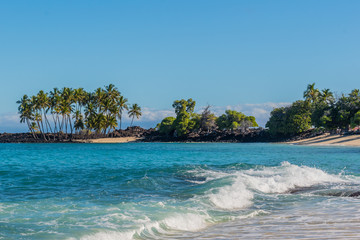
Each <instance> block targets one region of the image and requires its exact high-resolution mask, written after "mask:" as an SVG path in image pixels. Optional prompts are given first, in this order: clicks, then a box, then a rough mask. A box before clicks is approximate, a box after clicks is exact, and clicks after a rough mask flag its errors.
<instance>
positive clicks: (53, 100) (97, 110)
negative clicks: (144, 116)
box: [17, 84, 141, 140]
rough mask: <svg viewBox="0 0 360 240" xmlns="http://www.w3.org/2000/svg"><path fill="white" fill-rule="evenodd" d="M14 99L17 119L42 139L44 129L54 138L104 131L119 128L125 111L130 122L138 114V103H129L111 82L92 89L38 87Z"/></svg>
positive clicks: (103, 133)
mask: <svg viewBox="0 0 360 240" xmlns="http://www.w3.org/2000/svg"><path fill="white" fill-rule="evenodd" d="M17 103H18V104H19V107H18V111H19V114H20V122H21V123H26V124H27V126H28V128H29V131H30V132H31V133H32V135H33V137H34V138H37V134H36V133H40V134H41V135H42V136H43V138H44V139H45V140H48V139H47V136H46V134H45V133H53V135H54V138H55V134H57V135H58V136H60V135H61V134H62V133H63V134H65V137H66V138H67V137H68V134H70V136H72V135H73V134H74V133H75V134H79V133H80V132H85V133H86V135H88V134H90V133H94V134H96V135H98V136H99V135H107V134H109V133H111V132H113V131H115V129H116V127H117V126H118V125H119V127H120V129H121V123H122V119H123V114H124V113H125V111H127V113H128V116H129V117H130V118H132V121H131V125H132V124H133V121H134V118H135V117H136V118H137V119H139V118H140V116H141V108H140V106H139V105H138V104H132V105H129V104H128V100H127V98H125V97H124V96H122V95H121V94H120V92H119V91H118V90H117V88H116V87H115V86H114V85H113V84H110V85H108V86H105V88H104V89H103V88H97V89H96V90H95V91H94V92H86V91H85V90H84V89H83V88H77V89H72V88H68V87H64V88H62V89H60V90H59V89H58V88H54V89H53V90H52V91H50V92H49V93H45V92H44V91H43V90H40V91H39V93H38V94H37V95H35V96H31V97H28V96H27V95H24V96H23V97H22V98H21V99H20V100H19V101H17ZM131 125H130V126H131Z"/></svg>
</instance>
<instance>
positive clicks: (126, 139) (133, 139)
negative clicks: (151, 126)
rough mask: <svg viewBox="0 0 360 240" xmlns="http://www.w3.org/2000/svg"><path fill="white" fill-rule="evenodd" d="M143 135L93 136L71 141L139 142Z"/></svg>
mask: <svg viewBox="0 0 360 240" xmlns="http://www.w3.org/2000/svg"><path fill="white" fill-rule="evenodd" d="M143 139H144V138H143V137H117V138H94V139H86V140H82V139H74V140H73V142H76V143H130V142H140V141H141V140H143Z"/></svg>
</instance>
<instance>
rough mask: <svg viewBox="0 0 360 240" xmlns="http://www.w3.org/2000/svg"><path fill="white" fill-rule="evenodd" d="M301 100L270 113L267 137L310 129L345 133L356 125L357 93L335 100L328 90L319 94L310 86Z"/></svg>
mask: <svg viewBox="0 0 360 240" xmlns="http://www.w3.org/2000/svg"><path fill="white" fill-rule="evenodd" d="M303 98H304V100H298V101H295V102H293V103H292V104H291V105H290V106H286V107H280V108H275V109H274V110H273V111H272V112H271V114H270V119H269V121H268V122H267V123H266V127H267V128H269V131H270V133H271V134H273V135H285V136H289V135H296V134H299V133H302V132H304V131H306V130H309V129H310V128H311V127H315V128H316V129H321V130H325V131H334V130H336V129H343V130H349V128H350V127H351V128H354V127H356V126H359V125H360V92H359V89H354V90H352V91H351V92H350V93H349V94H342V95H341V96H340V97H337V98H336V97H335V96H334V94H333V92H331V91H330V89H324V90H321V91H320V90H319V89H317V88H315V83H313V84H309V85H308V86H307V88H306V90H305V91H304V94H303Z"/></svg>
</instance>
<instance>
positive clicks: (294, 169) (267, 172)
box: [237, 162, 345, 193]
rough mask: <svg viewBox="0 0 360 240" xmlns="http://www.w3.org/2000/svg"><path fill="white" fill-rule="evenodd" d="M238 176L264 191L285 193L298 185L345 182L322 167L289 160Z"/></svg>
mask: <svg viewBox="0 0 360 240" xmlns="http://www.w3.org/2000/svg"><path fill="white" fill-rule="evenodd" d="M237 176H238V177H239V178H240V179H242V181H244V182H245V184H246V185H247V186H248V187H250V188H252V189H254V190H257V191H260V192H263V193H285V192H287V191H289V190H291V189H294V188H297V187H310V186H313V185H317V184H326V183H340V182H345V180H343V179H341V178H340V177H339V176H336V175H331V174H328V173H326V172H324V171H322V170H320V169H317V168H311V167H307V166H297V165H293V164H290V163H288V162H283V163H282V164H281V166H280V167H268V168H264V169H261V170H253V169H251V170H246V171H244V172H240V173H237Z"/></svg>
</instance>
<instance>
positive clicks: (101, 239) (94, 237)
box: [69, 231, 135, 240]
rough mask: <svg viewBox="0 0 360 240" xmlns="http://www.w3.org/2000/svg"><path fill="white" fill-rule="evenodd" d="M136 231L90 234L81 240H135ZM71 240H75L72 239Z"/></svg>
mask: <svg viewBox="0 0 360 240" xmlns="http://www.w3.org/2000/svg"><path fill="white" fill-rule="evenodd" d="M134 234H135V231H129V232H116V231H101V232H98V233H94V234H89V235H87V236H83V237H82V238H80V239H81V240H119V239H124V240H127V239H133V236H134ZM69 240H75V238H70V239H69Z"/></svg>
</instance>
